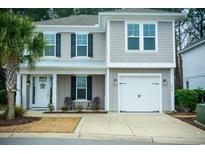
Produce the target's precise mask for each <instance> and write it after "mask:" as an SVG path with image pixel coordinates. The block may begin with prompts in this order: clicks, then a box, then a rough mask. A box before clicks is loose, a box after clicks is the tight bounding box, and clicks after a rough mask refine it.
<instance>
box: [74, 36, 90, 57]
mask: <svg viewBox="0 0 205 154" xmlns="http://www.w3.org/2000/svg"><path fill="white" fill-rule="evenodd" d="M78 35H86V38H87V44H86V47H87V48H86V50H87V51H86V56H78V46H84V45H78V42H77V36H78ZM75 42H76V46H75V55H76V57H77V58H88V33H76V37H75Z"/></svg>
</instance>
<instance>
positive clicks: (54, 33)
mask: <svg viewBox="0 0 205 154" xmlns="http://www.w3.org/2000/svg"><path fill="white" fill-rule="evenodd" d="M46 34H47V35H49V34H52V35H54V44H45V47H46V46H54V51H53V52H54V55H53V56H45V47H44V49H43V57H44V58H53V57H56V34H57V33H56V32H43V38H44V39H45V35H46Z"/></svg>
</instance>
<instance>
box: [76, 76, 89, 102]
mask: <svg viewBox="0 0 205 154" xmlns="http://www.w3.org/2000/svg"><path fill="white" fill-rule="evenodd" d="M78 77H85V78H86V87H85V88H78V86H77V85H78V84H77V78H78ZM78 89H85V99H78ZM87 89H88V83H87V76H85V75H78V76H76V94H75V95H76V100H80V101H84V100H87Z"/></svg>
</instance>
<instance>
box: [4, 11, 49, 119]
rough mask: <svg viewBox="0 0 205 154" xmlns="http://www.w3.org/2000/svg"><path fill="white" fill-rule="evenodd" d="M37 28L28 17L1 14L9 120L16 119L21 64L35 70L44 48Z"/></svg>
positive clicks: (6, 13)
mask: <svg viewBox="0 0 205 154" xmlns="http://www.w3.org/2000/svg"><path fill="white" fill-rule="evenodd" d="M35 28H36V26H35V24H34V23H33V22H32V21H31V20H30V19H29V18H27V17H24V16H20V15H14V14H13V13H10V12H3V13H1V14H0V66H2V67H3V68H4V69H5V77H6V90H7V94H8V115H7V119H13V118H15V113H14V92H15V90H16V89H15V86H16V79H17V72H18V69H19V66H20V64H21V63H24V62H25V63H27V64H28V67H29V68H30V69H32V68H34V66H35V62H36V61H37V60H38V58H39V57H40V55H41V54H42V51H43V48H44V44H45V42H44V40H43V36H42V34H41V33H38V32H34V30H35Z"/></svg>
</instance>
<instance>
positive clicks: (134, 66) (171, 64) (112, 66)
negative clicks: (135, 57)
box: [108, 63, 176, 68]
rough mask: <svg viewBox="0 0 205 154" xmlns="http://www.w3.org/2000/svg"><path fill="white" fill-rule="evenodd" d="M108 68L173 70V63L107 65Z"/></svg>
mask: <svg viewBox="0 0 205 154" xmlns="http://www.w3.org/2000/svg"><path fill="white" fill-rule="evenodd" d="M108 67H109V68H175V67H176V65H175V64H174V63H109V64H108Z"/></svg>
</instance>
